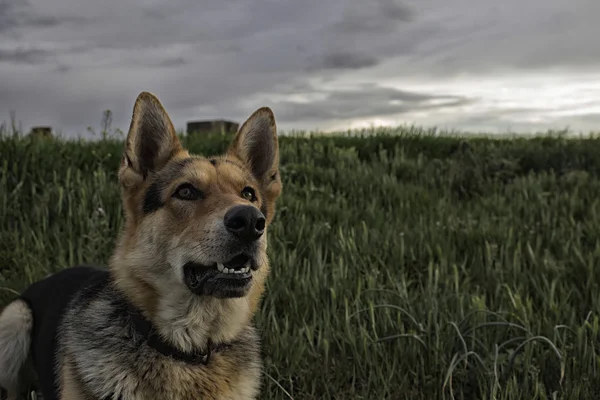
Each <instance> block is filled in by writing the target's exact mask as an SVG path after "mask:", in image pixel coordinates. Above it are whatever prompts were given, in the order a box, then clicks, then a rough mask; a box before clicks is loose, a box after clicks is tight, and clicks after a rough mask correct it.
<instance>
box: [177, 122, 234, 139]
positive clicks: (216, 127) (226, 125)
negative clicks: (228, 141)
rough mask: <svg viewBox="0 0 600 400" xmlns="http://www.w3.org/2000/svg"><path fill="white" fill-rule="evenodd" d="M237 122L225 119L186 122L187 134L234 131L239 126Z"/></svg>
mask: <svg viewBox="0 0 600 400" xmlns="http://www.w3.org/2000/svg"><path fill="white" fill-rule="evenodd" d="M239 126H240V125H239V124H238V123H237V122H232V121H226V120H223V119H217V120H207V121H191V122H188V123H187V133H188V135H194V134H199V133H200V134H202V133H211V132H213V133H218V132H221V133H235V132H237V130H238V128H239Z"/></svg>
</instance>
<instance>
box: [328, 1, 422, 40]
mask: <svg viewBox="0 0 600 400" xmlns="http://www.w3.org/2000/svg"><path fill="white" fill-rule="evenodd" d="M412 17H413V11H412V9H411V8H409V7H408V6H407V5H406V4H404V3H403V2H398V1H397V0H374V1H371V2H370V3H369V5H368V6H365V4H364V3H359V2H356V3H352V4H350V7H348V8H347V9H346V10H345V11H344V12H343V13H342V19H341V20H340V21H338V22H336V23H334V24H333V25H332V28H333V30H334V31H335V32H339V33H341V34H346V35H348V34H351V35H356V34H365V33H366V34H377V33H382V32H389V31H391V30H393V29H394V28H397V27H399V26H400V25H402V24H405V23H406V22H410V21H411V19H412Z"/></svg>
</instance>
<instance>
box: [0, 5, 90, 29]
mask: <svg viewBox="0 0 600 400" xmlns="http://www.w3.org/2000/svg"><path fill="white" fill-rule="evenodd" d="M89 21H90V19H89V18H86V17H83V16H73V15H48V14H40V13H38V12H36V11H35V9H34V7H33V6H32V5H31V3H30V2H28V1H26V0H0V32H3V33H12V34H15V33H17V32H16V31H19V30H23V29H24V30H27V29H43V28H52V27H57V26H60V25H65V24H85V23H88V22H89Z"/></svg>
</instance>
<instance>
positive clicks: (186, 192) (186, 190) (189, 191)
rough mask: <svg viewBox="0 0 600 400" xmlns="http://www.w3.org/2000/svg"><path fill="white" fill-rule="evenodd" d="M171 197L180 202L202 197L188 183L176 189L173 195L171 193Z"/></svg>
mask: <svg viewBox="0 0 600 400" xmlns="http://www.w3.org/2000/svg"><path fill="white" fill-rule="evenodd" d="M173 197H176V198H178V199H180V200H198V199H199V198H201V197H202V192H201V191H199V190H198V189H196V188H195V187H193V186H192V185H190V184H189V183H184V184H183V185H181V186H179V187H178V188H177V190H176V191H175V193H173Z"/></svg>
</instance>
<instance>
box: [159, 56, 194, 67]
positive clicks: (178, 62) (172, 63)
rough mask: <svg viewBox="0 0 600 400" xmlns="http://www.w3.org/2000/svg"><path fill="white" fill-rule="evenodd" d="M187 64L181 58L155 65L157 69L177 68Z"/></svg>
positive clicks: (166, 60)
mask: <svg viewBox="0 0 600 400" xmlns="http://www.w3.org/2000/svg"><path fill="white" fill-rule="evenodd" d="M185 64H187V63H186V61H185V58H183V57H170V58H166V59H164V60H162V61H160V62H158V63H157V66H159V67H178V66H181V65H185Z"/></svg>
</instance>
